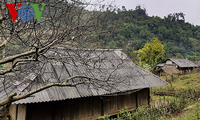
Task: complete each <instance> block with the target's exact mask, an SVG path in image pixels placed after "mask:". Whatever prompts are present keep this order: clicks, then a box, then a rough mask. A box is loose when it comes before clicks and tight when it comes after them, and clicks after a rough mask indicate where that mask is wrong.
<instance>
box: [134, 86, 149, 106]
mask: <svg viewBox="0 0 200 120" xmlns="http://www.w3.org/2000/svg"><path fill="white" fill-rule="evenodd" d="M148 92H149V88H145V89H142V90H140V91H138V93H137V99H138V106H145V105H147V104H148V99H149V93H148Z"/></svg>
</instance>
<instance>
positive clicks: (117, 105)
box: [103, 93, 136, 115]
mask: <svg viewBox="0 0 200 120" xmlns="http://www.w3.org/2000/svg"><path fill="white" fill-rule="evenodd" d="M103 99H104V115H108V114H109V115H115V114H118V113H119V112H120V110H122V109H125V108H126V107H127V108H128V109H136V94H135V93H132V94H129V95H119V96H110V97H103Z"/></svg>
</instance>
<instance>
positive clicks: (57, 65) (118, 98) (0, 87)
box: [0, 48, 168, 120]
mask: <svg viewBox="0 0 200 120" xmlns="http://www.w3.org/2000/svg"><path fill="white" fill-rule="evenodd" d="M77 53H78V54H79V55H77ZM63 55H64V56H65V57H66V56H68V57H67V59H64V60H63V62H62V63H61V62H60V59H61V58H62V56H63ZM47 56H51V57H58V59H59V61H55V60H54V61H51V60H50V61H47V62H45V63H44V64H42V63H41V62H42V61H37V62H31V63H29V64H27V65H22V66H21V67H20V68H21V69H22V70H21V74H18V76H17V75H16V73H9V74H7V75H6V77H3V78H1V79H0V100H3V99H5V98H6V97H7V96H8V95H9V94H10V93H13V92H18V94H24V93H27V92H28V91H31V90H34V89H36V88H38V87H40V86H42V85H44V84H46V83H49V82H56V81H57V80H60V82H62V81H63V80H65V79H66V78H68V77H70V76H74V75H87V76H90V77H95V78H99V79H100V78H104V77H105V78H107V76H109V75H110V73H111V72H112V75H111V76H110V79H109V80H106V81H92V80H85V82H84V84H79V85H77V86H76V87H51V88H48V89H45V90H43V91H40V92H38V93H35V94H34V95H33V96H31V97H28V98H25V99H22V100H19V101H16V102H14V103H13V104H12V105H11V106H10V110H9V115H10V116H11V118H12V120H89V119H92V120H93V119H97V118H98V116H103V115H116V114H118V113H119V111H120V110H122V109H125V108H126V107H127V109H128V110H133V109H136V108H137V107H139V106H143V105H147V104H148V103H149V102H150V101H149V100H150V89H149V87H157V86H162V85H167V84H168V83H167V82H166V81H164V80H162V79H160V78H159V77H157V76H156V75H154V74H152V73H150V72H148V71H146V70H144V69H142V68H140V67H138V66H137V65H135V64H134V63H133V62H132V61H131V60H130V59H129V58H128V57H127V56H126V55H125V54H124V53H123V52H122V51H121V50H79V49H76V50H74V49H73V50H72V49H66V48H52V49H50V50H49V52H47ZM59 56H61V58H59ZM80 56H82V57H84V56H85V58H87V60H88V58H89V60H91V61H89V65H88V64H86V63H85V62H80V61H79V59H80ZM63 58H64V57H63ZM91 58H95V60H94V59H93V60H92V59H91ZM96 58H98V60H99V61H98V60H97V59H96ZM41 59H42V58H41ZM84 60H85V61H86V59H84ZM121 60H123V62H121ZM94 61H95V64H94ZM96 61H98V62H96ZM119 64H120V66H117V65H119ZM93 65H94V66H98V67H94V66H93ZM33 66H34V67H33ZM116 66H117V67H118V68H117V69H116ZM25 69H28V71H27V70H25ZM30 69H31V70H30ZM23 70H24V71H23ZM113 70H115V71H113ZM36 73H38V74H36ZM77 81H81V79H79V78H76V79H73V80H70V81H68V82H70V83H75V82H77ZM5 85H6V86H5Z"/></svg>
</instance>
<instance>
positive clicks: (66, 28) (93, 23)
mask: <svg viewBox="0 0 200 120" xmlns="http://www.w3.org/2000/svg"><path fill="white" fill-rule="evenodd" d="M6 4H15V6H14V7H15V10H16V12H17V10H18V11H19V9H18V8H19V5H18V4H22V5H24V4H26V5H30V4H39V11H42V9H44V10H43V12H42V15H41V18H40V20H39V21H38V18H36V17H33V18H32V19H31V20H28V21H24V20H23V18H22V17H25V19H26V17H27V16H26V14H29V12H30V11H27V12H25V13H23V14H22V15H21V16H19V15H18V17H17V18H16V20H15V21H14V20H13V19H12V16H11V13H10V11H9V9H8V6H7V5H6ZM42 4H45V6H42ZM99 5H100V3H95V4H91V3H90V2H87V1H83V0H32V1H31V0H1V3H0V7H1V9H0V33H1V40H2V41H1V44H0V50H4V54H5V55H4V56H6V57H5V58H4V57H3V58H1V60H0V66H1V69H0V78H5V77H8V76H7V74H9V73H12V74H14V76H15V77H14V78H9V79H10V80H13V82H16V81H15V79H18V81H19V80H20V79H21V81H23V79H22V78H20V76H21V75H22V74H23V73H28V72H33V71H34V73H35V74H34V75H32V77H33V78H35V77H37V75H38V74H40V72H41V71H42V69H43V68H44V66H45V64H47V63H48V62H49V61H59V63H60V64H61V63H63V61H65V62H67V61H68V60H69V58H71V59H73V60H76V61H78V62H80V63H81V64H85V65H89V62H91V61H95V60H96V61H100V59H99V57H98V56H96V57H91V56H90V57H89V56H88V55H89V53H88V55H87V54H84V53H81V52H80V50H79V52H77V51H76V52H73V54H70V53H69V54H68V55H66V53H65V54H64V53H62V52H60V53H58V52H59V51H57V50H55V49H54V52H52V51H50V52H49V49H50V48H56V47H60V46H62V47H67V48H70V49H76V50H77V49H82V48H87V47H88V46H87V45H90V47H91V45H92V44H91V43H90V42H91V41H90V39H89V37H90V35H91V34H102V33H103V34H104V33H106V31H103V29H101V27H103V25H102V22H107V15H108V14H109V13H110V12H108V11H113V10H114V8H113V7H111V6H109V7H105V5H104V7H101V8H100V7H99ZM29 10H30V9H29ZM18 14H19V12H18ZM35 14H36V13H35ZM20 17H21V18H20ZM92 47H93V46H92ZM51 53H53V54H54V55H51ZM55 54H56V55H57V57H56V55H55ZM83 54H84V55H83ZM59 55H60V57H58V56H59ZM73 57H75V58H76V59H74V58H73ZM92 59H93V60H92ZM41 63H42V64H41ZM93 63H94V64H93V65H92V66H93V67H99V66H97V64H96V62H93ZM98 65H99V64H98ZM90 67H91V65H90ZM22 68H27V69H22ZM116 68H117V66H116ZM113 70H115V69H113ZM111 74H112V72H111V73H110V75H107V76H106V77H105V76H104V78H96V77H92V76H86V75H84V74H80V75H74V76H70V77H68V78H65V80H64V81H63V80H61V79H57V80H54V81H53V82H50V81H51V80H50V79H49V81H47V82H46V83H43V86H40V87H38V88H36V89H35V90H32V89H30V91H26V92H25V93H24V94H21V95H17V92H14V93H11V94H8V95H7V98H6V99H4V100H2V101H0V109H1V111H4V112H5V110H6V109H7V108H8V107H9V106H10V104H11V103H12V102H14V101H17V100H20V99H24V98H26V97H30V96H31V95H33V94H34V93H37V92H40V91H42V90H44V89H47V88H49V87H52V86H71V87H74V86H76V85H78V84H82V83H84V82H86V81H84V80H85V79H87V82H88V80H89V82H90V83H92V82H94V81H95V80H98V81H102V80H103V79H104V81H105V80H107V79H109V78H110V76H111ZM76 78H84V80H81V81H77V82H73V83H70V82H69V81H70V80H74V79H76ZM96 86H98V87H102V86H101V85H100V84H99V85H96ZM28 87H31V86H28ZM2 89H4V88H2ZM3 115H6V114H3ZM3 115H1V116H3Z"/></svg>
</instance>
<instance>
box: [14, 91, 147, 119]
mask: <svg viewBox="0 0 200 120" xmlns="http://www.w3.org/2000/svg"><path fill="white" fill-rule="evenodd" d="M148 92H149V88H145V89H142V90H140V91H138V92H137V93H132V94H129V95H118V96H106V97H105V96H104V97H101V98H100V97H88V98H78V99H68V100H63V101H54V102H44V103H32V104H27V105H18V107H17V106H16V105H13V106H12V107H11V108H12V110H11V111H10V114H12V119H13V120H25V118H26V120H93V119H97V118H98V116H102V114H104V115H116V114H118V113H119V111H120V110H122V109H125V108H126V107H127V108H128V110H133V109H136V108H137V106H144V105H147V103H148V98H149V97H148ZM102 98H103V99H102ZM137 103H138V105H137ZM26 110H27V111H26ZM16 113H18V115H17V116H15V114H16ZM16 117H17V119H16ZM19 117H21V118H19Z"/></svg>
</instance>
